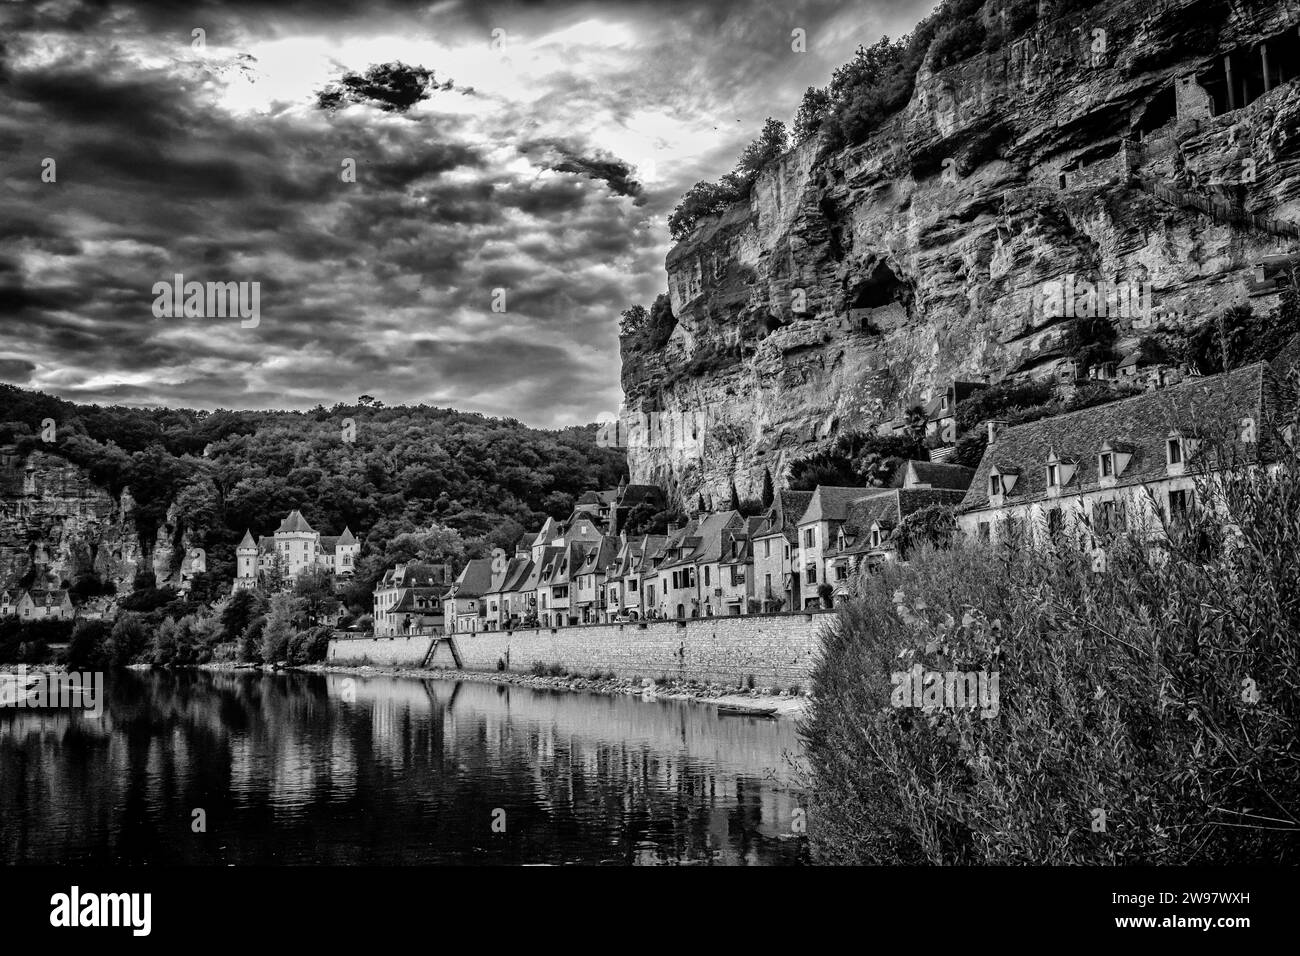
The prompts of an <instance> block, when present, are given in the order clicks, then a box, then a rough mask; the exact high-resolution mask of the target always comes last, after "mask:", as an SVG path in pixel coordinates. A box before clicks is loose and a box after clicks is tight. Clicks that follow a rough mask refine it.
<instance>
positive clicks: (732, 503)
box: [729, 478, 740, 511]
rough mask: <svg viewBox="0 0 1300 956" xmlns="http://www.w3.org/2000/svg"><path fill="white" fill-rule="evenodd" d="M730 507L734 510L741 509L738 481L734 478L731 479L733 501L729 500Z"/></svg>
mask: <svg viewBox="0 0 1300 956" xmlns="http://www.w3.org/2000/svg"><path fill="white" fill-rule="evenodd" d="M729 507H730V508H731V510H732V511H739V510H740V495H739V494H737V492H736V481H735V479H734V478H733V479H732V481H731V501H730V502H729Z"/></svg>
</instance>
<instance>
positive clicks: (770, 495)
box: [762, 468, 776, 508]
mask: <svg viewBox="0 0 1300 956" xmlns="http://www.w3.org/2000/svg"><path fill="white" fill-rule="evenodd" d="M762 500H763V507H764V508H770V507H772V503H773V502H774V501H776V492H775V491H773V490H772V469H771V468H764V469H763V499H762Z"/></svg>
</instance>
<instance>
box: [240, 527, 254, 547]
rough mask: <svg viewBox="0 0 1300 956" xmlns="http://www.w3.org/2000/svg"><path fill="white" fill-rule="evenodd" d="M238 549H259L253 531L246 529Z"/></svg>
mask: <svg viewBox="0 0 1300 956" xmlns="http://www.w3.org/2000/svg"><path fill="white" fill-rule="evenodd" d="M238 547H240V548H256V547H257V542H256V541H254V540H253V533H252V532H251V531H249V530H248V529H244V536H243V537H242V538H240V539H239V544H238Z"/></svg>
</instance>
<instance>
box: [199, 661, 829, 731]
mask: <svg viewBox="0 0 1300 956" xmlns="http://www.w3.org/2000/svg"><path fill="white" fill-rule="evenodd" d="M205 666H211V665H205ZM222 669H229V665H226V666H225V667H223V668H222ZM290 670H296V671H308V672H314V673H320V674H347V675H351V676H355V677H407V678H416V679H418V680H464V681H476V682H478V683H484V684H515V685H519V686H521V687H534V688H539V689H540V688H546V689H551V690H570V691H576V692H582V693H589V694H627V695H632V696H638V697H643V698H647V699H652V700H688V701H696V702H698V703H703V704H712V705H714V706H721V707H738V708H749V707H752V708H761V709H764V710H767V709H769V708H770V709H771V710H772V716H774V717H784V718H795V717H799V716H801V715H802V714H804V713H805V712H806V711H807V710H808V707H809V705H810V704H811V703H812V699H811V698H809V697H805V696H803V695H798V694H790V693H789V692H788V691H780V692H770V691H766V690H765V689H755V690H752V691H740V690H735V689H734V688H733V689H727V688H723V687H722V686H721V685H718V684H697V683H692V682H687V681H669V682H667V683H655V682H653V681H650V682H646V681H633V680H631V679H629V678H620V677H600V678H592V677H582V676H579V675H556V676H553V675H549V674H548V675H534V674H513V673H510V672H508V671H462V670H454V669H450V668H432V669H428V668H422V667H401V666H386V667H376V666H374V665H371V664H363V665H344V664H308V665H305V666H303V667H294V668H290ZM647 685H648V686H647Z"/></svg>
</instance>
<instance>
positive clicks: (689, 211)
mask: <svg viewBox="0 0 1300 956" xmlns="http://www.w3.org/2000/svg"><path fill="white" fill-rule="evenodd" d="M787 145H788V137H787V135H786V130H785V124H784V123H782V122H781V121H780V120H774V119H772V118H771V117H770V116H769V117H768V119H767V122H766V123H764V124H763V130H762V132H761V133H759V134H758V138H757V139H755V140H754V141H753V142H752V143H750V144H749V145H748V146H746V147H745V150H744V152H743V153H741V154H740V159H739V160H737V162H736V168H735V169H733V170H732V171H731V172H729V173H728V174H727V175H725V176H723V177H722V180H721V181H720V182H716V183H709V182H699V183H696V184H695V185H694V186H692V187H691V188H690V189H689V190H688V191H687V193H686V195H685V196H683V197H682V199H681V201H680V202H679V203H678V204H677V207H676V208H675V209H674V210H673V212H672V215H671V216H669V217H668V232H669V234H670V235H671V236H672V237H673V239H675V240H677V241H679V242H680V241H681V240H682V239H685V238H686V237H687V236H689V235H690V234H691V230H693V229H694V228H695V224H696V223H698V222H699V221H700V220H701V219H703V218H705V217H706V216H714V215H717V214H718V213H720V212H722V211H723V210H724V209H726V208H727V207H728V206H730V205H731V204H732V203H735V202H739V201H740V200H742V199H745V198H747V197H748V196H749V192H750V190H751V189H752V188H753V186H754V180H755V179H757V178H758V174H759V172H760V171H761V170H762V168H763V167H764V166H766V165H767V164H768V163H770V162H772V161H773V160H774V159H776V158H777V157H778V156H780V155H781V154H782V153H783V152H785V150H786V146H787Z"/></svg>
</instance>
